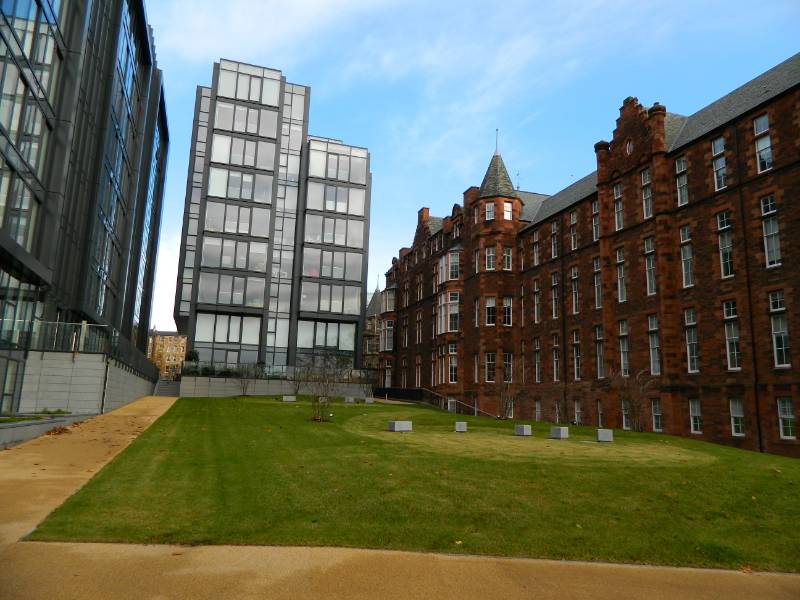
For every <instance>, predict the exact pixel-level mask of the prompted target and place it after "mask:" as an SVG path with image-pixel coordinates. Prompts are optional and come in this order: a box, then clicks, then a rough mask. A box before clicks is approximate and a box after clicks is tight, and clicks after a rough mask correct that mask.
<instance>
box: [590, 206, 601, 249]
mask: <svg viewBox="0 0 800 600" xmlns="http://www.w3.org/2000/svg"><path fill="white" fill-rule="evenodd" d="M599 239H600V201H599V200H592V241H593V242H596V241H597V240H599Z"/></svg>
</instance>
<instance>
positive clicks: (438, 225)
mask: <svg viewBox="0 0 800 600" xmlns="http://www.w3.org/2000/svg"><path fill="white" fill-rule="evenodd" d="M443 221H444V219H443V218H442V217H428V229H430V232H431V235H433V234H435V233H439V232H440V231H441V230H442V222H443Z"/></svg>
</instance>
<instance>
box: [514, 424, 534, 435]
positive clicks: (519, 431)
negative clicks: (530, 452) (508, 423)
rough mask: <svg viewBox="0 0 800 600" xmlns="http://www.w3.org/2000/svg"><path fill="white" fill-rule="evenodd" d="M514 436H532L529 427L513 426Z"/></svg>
mask: <svg viewBox="0 0 800 600" xmlns="http://www.w3.org/2000/svg"><path fill="white" fill-rule="evenodd" d="M514 435H524V436H527V435H533V431H532V429H531V426H530V425H514Z"/></svg>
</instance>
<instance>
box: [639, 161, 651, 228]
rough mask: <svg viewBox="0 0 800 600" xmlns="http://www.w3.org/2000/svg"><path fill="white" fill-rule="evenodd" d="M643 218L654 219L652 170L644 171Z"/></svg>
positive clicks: (642, 176)
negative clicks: (651, 186)
mask: <svg viewBox="0 0 800 600" xmlns="http://www.w3.org/2000/svg"><path fill="white" fill-rule="evenodd" d="M641 179H642V216H643V218H644V219H650V218H652V217H653V190H652V189H651V188H650V168H649V167H648V168H646V169H644V170H643V171H642V174H641Z"/></svg>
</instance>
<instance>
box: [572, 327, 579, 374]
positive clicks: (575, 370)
mask: <svg viewBox="0 0 800 600" xmlns="http://www.w3.org/2000/svg"><path fill="white" fill-rule="evenodd" d="M572 379H573V381H580V380H581V334H580V333H579V331H578V330H577V329H574V330H573V331H572Z"/></svg>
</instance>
